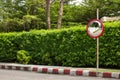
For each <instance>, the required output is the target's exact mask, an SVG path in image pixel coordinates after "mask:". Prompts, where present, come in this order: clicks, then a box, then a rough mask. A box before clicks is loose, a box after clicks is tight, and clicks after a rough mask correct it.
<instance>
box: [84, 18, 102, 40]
mask: <svg viewBox="0 0 120 80" xmlns="http://www.w3.org/2000/svg"><path fill="white" fill-rule="evenodd" d="M86 30H87V34H88V35H89V36H90V37H92V38H98V37H100V36H101V35H102V34H103V31H104V26H103V23H102V22H101V21H100V20H97V19H93V20H91V21H90V22H89V23H88V25H87V29H86Z"/></svg>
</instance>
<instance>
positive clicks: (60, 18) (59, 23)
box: [57, 0, 65, 29]
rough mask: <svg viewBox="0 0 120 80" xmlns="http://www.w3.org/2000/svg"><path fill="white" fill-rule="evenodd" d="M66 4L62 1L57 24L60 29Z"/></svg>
mask: <svg viewBox="0 0 120 80" xmlns="http://www.w3.org/2000/svg"><path fill="white" fill-rule="evenodd" d="M64 2H65V0H61V1H60V9H59V12H58V22H57V28H58V29H60V28H61V22H62V15H63V7H64Z"/></svg>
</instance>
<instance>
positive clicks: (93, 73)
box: [89, 71, 97, 77]
mask: <svg viewBox="0 0 120 80" xmlns="http://www.w3.org/2000/svg"><path fill="white" fill-rule="evenodd" d="M89 76H94V77H96V76H97V74H96V72H92V71H90V72H89Z"/></svg>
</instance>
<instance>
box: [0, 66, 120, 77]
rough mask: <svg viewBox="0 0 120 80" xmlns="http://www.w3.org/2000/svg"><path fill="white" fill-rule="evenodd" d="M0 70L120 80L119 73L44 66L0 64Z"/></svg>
mask: <svg viewBox="0 0 120 80" xmlns="http://www.w3.org/2000/svg"><path fill="white" fill-rule="evenodd" d="M0 69H7V70H22V71H32V72H38V73H51V74H65V75H72V76H93V77H104V78H117V79H120V73H119V72H99V73H97V72H94V71H89V70H81V69H73V68H71V69H70V68H55V67H53V68H52V67H45V66H41V67H39V66H30V65H12V64H0Z"/></svg>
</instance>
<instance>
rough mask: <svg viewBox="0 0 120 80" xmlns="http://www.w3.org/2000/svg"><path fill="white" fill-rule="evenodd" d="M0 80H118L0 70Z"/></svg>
mask: <svg viewBox="0 0 120 80" xmlns="http://www.w3.org/2000/svg"><path fill="white" fill-rule="evenodd" d="M0 80H118V79H113V78H100V77H83V76H70V75H60V74H43V73H35V72H27V71H16V70H1V69H0Z"/></svg>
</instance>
